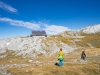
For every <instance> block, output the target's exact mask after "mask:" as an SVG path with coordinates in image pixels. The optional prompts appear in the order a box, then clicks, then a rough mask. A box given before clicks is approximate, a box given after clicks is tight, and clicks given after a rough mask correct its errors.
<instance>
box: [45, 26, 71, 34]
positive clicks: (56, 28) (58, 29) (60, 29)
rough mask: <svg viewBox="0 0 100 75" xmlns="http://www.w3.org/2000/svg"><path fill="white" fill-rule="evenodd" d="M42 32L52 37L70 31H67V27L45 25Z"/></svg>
mask: <svg viewBox="0 0 100 75" xmlns="http://www.w3.org/2000/svg"><path fill="white" fill-rule="evenodd" d="M44 30H46V32H47V33H48V34H49V35H52V34H58V33H61V32H63V31H67V30H70V29H68V28H67V27H64V26H57V25H45V28H44Z"/></svg>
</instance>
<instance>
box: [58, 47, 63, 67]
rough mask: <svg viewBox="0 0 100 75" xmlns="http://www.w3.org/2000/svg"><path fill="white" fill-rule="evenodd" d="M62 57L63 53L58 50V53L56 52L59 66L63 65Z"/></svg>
mask: <svg viewBox="0 0 100 75" xmlns="http://www.w3.org/2000/svg"><path fill="white" fill-rule="evenodd" d="M63 55H64V52H63V51H62V48H60V51H59V52H58V60H59V66H62V65H63V60H64V58H63Z"/></svg>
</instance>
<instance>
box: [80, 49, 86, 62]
mask: <svg viewBox="0 0 100 75" xmlns="http://www.w3.org/2000/svg"><path fill="white" fill-rule="evenodd" d="M85 58H86V54H85V50H84V51H82V54H81V59H83V60H85Z"/></svg>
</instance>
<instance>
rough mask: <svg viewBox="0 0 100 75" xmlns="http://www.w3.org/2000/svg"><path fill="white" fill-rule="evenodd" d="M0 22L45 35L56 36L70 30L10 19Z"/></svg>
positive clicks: (2, 19)
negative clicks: (40, 30) (41, 30)
mask: <svg viewBox="0 0 100 75" xmlns="http://www.w3.org/2000/svg"><path fill="white" fill-rule="evenodd" d="M0 22H4V23H8V24H10V25H14V26H23V27H26V28H29V29H34V30H36V29H37V30H39V29H43V30H45V31H46V33H47V35H53V34H58V33H61V32H63V31H66V30H70V29H68V28H67V27H64V26H57V25H49V24H45V23H42V22H37V23H36V22H24V21H21V20H13V19H10V18H0Z"/></svg>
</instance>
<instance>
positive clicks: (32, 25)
mask: <svg viewBox="0 0 100 75" xmlns="http://www.w3.org/2000/svg"><path fill="white" fill-rule="evenodd" d="M0 22H6V23H9V24H10V25H14V26H23V27H26V28H29V29H38V28H40V26H39V25H40V24H36V23H32V22H24V21H21V20H13V19H10V18H0Z"/></svg>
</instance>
